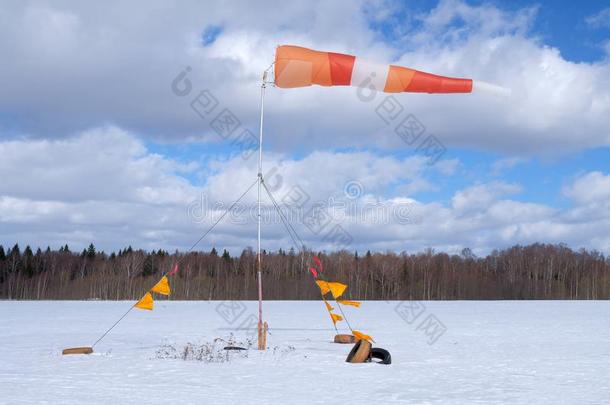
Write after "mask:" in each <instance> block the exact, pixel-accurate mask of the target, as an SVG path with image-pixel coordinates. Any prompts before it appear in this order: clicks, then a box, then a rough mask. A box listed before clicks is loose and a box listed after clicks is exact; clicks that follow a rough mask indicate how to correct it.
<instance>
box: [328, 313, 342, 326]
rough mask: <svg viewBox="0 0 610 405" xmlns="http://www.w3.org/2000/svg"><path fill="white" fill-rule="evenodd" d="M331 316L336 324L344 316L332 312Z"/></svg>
mask: <svg viewBox="0 0 610 405" xmlns="http://www.w3.org/2000/svg"><path fill="white" fill-rule="evenodd" d="M330 317H331V318H332V319H333V323H334V324H335V325H336V324H337V322H339V321H342V320H343V317H342V316H341V315H337V314H333V313H332V312H331V313H330Z"/></svg>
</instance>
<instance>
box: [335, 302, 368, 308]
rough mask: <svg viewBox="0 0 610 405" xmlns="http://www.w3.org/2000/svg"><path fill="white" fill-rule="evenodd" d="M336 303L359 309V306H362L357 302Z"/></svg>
mask: <svg viewBox="0 0 610 405" xmlns="http://www.w3.org/2000/svg"><path fill="white" fill-rule="evenodd" d="M337 302H338V303H339V304H341V305H351V306H352V307H356V308H360V304H362V303H361V302H359V301H349V300H337Z"/></svg>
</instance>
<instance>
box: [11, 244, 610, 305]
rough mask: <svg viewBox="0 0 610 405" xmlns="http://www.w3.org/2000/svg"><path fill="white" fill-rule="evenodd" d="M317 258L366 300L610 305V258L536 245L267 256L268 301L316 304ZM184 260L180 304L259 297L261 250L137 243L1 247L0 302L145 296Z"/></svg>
mask: <svg viewBox="0 0 610 405" xmlns="http://www.w3.org/2000/svg"><path fill="white" fill-rule="evenodd" d="M313 255H317V256H318V257H319V258H320V259H321V261H322V263H323V271H322V272H321V273H320V276H321V277H323V278H324V279H326V280H328V281H339V282H342V283H345V284H348V286H349V287H348V290H347V294H346V295H345V297H346V298H352V299H359V300H513V299H514V300H522V299H608V298H610V259H607V258H605V257H604V255H603V254H601V253H599V252H597V251H588V250H585V249H580V250H578V251H576V250H573V249H571V248H569V247H567V246H565V245H562V244H559V245H548V244H533V245H528V246H514V247H511V248H507V249H503V250H494V251H493V252H491V253H490V254H488V255H486V256H484V257H477V256H475V255H474V254H473V253H472V251H471V250H470V249H464V250H463V251H462V252H461V254H459V255H450V254H446V253H442V252H435V251H434V250H432V249H428V250H426V251H424V252H419V253H406V252H403V253H392V252H386V253H371V252H364V253H361V252H353V251H352V252H349V251H339V252H330V253H326V252H311V251H308V250H305V251H304V252H296V251H294V250H292V249H291V250H288V251H285V250H282V249H280V250H279V251H276V252H263V254H262V272H263V289H264V295H265V298H266V299H272V300H288V299H291V300H313V299H319V298H320V295H319V291H318V289H317V286H316V285H315V283H314V282H313V279H312V275H311V273H310V272H309V271H308V269H309V267H310V266H311V263H312V260H311V259H312V257H313ZM175 264H178V267H179V271H178V272H177V273H176V274H175V275H172V276H171V277H170V284H171V288H172V295H171V297H170V299H172V300H242V299H244V300H253V299H256V297H257V292H256V254H255V252H253V250H252V249H251V248H246V249H244V250H243V251H242V252H241V254H240V255H239V256H231V255H230V254H229V252H227V251H226V250H224V251H223V252H222V253H219V252H218V251H217V250H216V249H215V248H213V249H212V250H211V251H208V252H190V253H180V252H173V253H169V252H167V251H164V250H158V251H152V252H147V251H143V250H135V249H133V248H131V247H127V248H125V249H121V250H120V251H119V252H113V253H110V254H107V253H105V252H98V251H97V250H96V248H95V246H94V245H93V244H91V245H90V246H89V248H87V249H84V250H83V251H82V252H72V251H71V250H70V248H69V247H68V246H67V245H65V246H63V247H61V248H60V249H58V250H51V249H50V248H47V249H45V250H42V249H40V248H38V249H37V250H36V251H33V250H32V249H31V248H30V247H29V246H26V247H25V248H24V249H23V250H22V249H21V248H20V247H19V246H18V245H15V246H13V247H11V248H8V249H6V250H5V248H4V247H3V246H0V299H10V300H76V299H79V300H82V299H91V300H123V299H130V300H131V299H137V298H139V297H140V296H142V294H143V292H145V291H147V290H148V289H149V288H150V287H151V286H152V285H153V284H154V283H155V282H156V281H157V280H158V279H159V277H160V276H161V275H162V274H164V273H167V272H169V271H170V270H171V269H172V268H173V266H174V265H175Z"/></svg>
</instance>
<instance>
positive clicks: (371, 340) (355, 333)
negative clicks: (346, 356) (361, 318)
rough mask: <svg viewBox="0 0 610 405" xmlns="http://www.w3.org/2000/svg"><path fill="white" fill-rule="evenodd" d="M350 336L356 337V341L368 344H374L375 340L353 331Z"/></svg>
mask: <svg viewBox="0 0 610 405" xmlns="http://www.w3.org/2000/svg"><path fill="white" fill-rule="evenodd" d="M352 334H353V335H354V336H355V337H356V339H360V340H367V341H369V342H374V341H375V340H374V339H373V338H372V337H370V336H369V335H365V334H364V333H362V332H358V331H357V330H353V331H352Z"/></svg>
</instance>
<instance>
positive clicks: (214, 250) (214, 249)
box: [210, 247, 218, 257]
mask: <svg viewBox="0 0 610 405" xmlns="http://www.w3.org/2000/svg"><path fill="white" fill-rule="evenodd" d="M210 255H211V256H214V257H217V256H218V252H217V251H216V248H215V247H213V248H212V250H211V251H210Z"/></svg>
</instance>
